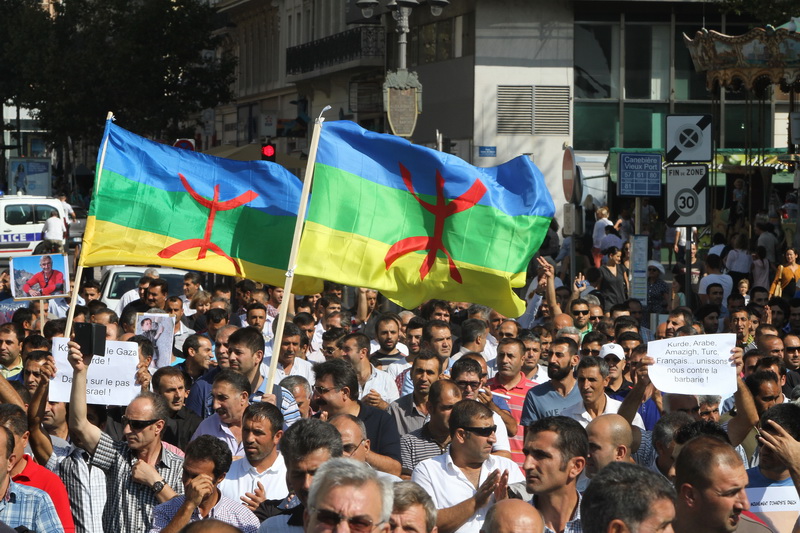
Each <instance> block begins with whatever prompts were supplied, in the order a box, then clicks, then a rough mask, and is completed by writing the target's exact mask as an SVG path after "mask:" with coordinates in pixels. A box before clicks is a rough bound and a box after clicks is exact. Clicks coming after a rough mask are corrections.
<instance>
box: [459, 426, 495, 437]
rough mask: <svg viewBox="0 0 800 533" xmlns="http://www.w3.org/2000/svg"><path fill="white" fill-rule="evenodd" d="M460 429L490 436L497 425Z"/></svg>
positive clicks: (480, 435)
mask: <svg viewBox="0 0 800 533" xmlns="http://www.w3.org/2000/svg"><path fill="white" fill-rule="evenodd" d="M461 429H463V430H464V431H468V432H470V433H474V434H476V435H478V436H479V437H490V436H491V435H492V434H493V433H494V432H495V431H497V426H487V427H484V428H476V427H463V428H461Z"/></svg>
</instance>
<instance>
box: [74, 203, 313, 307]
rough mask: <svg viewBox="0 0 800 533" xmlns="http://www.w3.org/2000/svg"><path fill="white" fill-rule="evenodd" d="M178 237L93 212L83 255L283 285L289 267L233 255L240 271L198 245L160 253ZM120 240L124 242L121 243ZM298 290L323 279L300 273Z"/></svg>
mask: <svg viewBox="0 0 800 533" xmlns="http://www.w3.org/2000/svg"><path fill="white" fill-rule="evenodd" d="M176 242H178V239H174V238H172V237H167V236H165V235H159V234H156V233H150V232H147V231H141V230H136V229H132V228H129V227H126V226H121V225H119V224H114V223H112V222H106V221H103V220H97V219H96V218H95V217H93V216H91V217H89V218H88V219H87V221H86V232H85V237H84V242H83V247H82V248H83V249H84V250H88V251H89V252H88V253H87V254H86V255H85V256H84V257H83V258H81V261H82V262H83V264H84V265H85V266H103V265H153V264H156V265H162V266H167V267H174V268H184V269H187V270H198V271H201V272H213V273H215V274H222V275H225V276H237V275H238V276H242V277H245V278H249V279H252V280H255V281H260V282H262V283H268V284H270V285H277V286H281V287H283V285H284V283H285V281H286V271H284V270H279V269H275V268H270V267H265V266H262V265H257V264H255V263H250V262H248V261H242V260H241V259H234V261H236V263H237V264H238V265H239V268H240V272H239V273H237V271H236V268H235V266H234V263H232V262H231V260H230V259H228V258H225V257H222V256H219V255H217V254H216V253H214V252H212V251H210V250H209V251H208V252H206V257H205V258H204V259H198V258H197V253H198V249H197V248H193V249H190V250H186V251H184V252H180V253H178V254H177V255H175V256H173V257H172V258H170V259H164V258H161V257H159V256H158V253H159V252H160V251H162V250H164V249H165V248H167V247H168V246H170V245H171V244H174V243H176ZM120 243H123V244H122V245H120ZM293 290H294V292H295V294H314V293H316V292H320V291H321V290H322V281H320V280H317V279H313V278H308V277H305V276H298V277H296V278H295V280H294V289H293Z"/></svg>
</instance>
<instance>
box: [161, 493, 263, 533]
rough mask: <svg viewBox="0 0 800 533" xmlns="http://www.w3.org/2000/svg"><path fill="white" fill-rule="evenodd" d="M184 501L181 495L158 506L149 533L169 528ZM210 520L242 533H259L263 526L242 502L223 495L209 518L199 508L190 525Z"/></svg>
mask: <svg viewBox="0 0 800 533" xmlns="http://www.w3.org/2000/svg"><path fill="white" fill-rule="evenodd" d="M218 494H219V493H218ZM184 501H186V497H185V496H183V495H181V496H175V497H174V498H172V499H171V500H170V501H168V502H164V503H162V504H161V505H157V506H156V507H155V508H154V509H153V525H152V526H151V527H150V532H149V533H159V532H160V531H161V530H162V529H164V528H165V527H167V526H168V525H169V523H170V522H171V521H172V519H173V518H175V515H176V514H177V513H178V509H180V507H181V505H183V502H184ZM209 518H215V519H217V520H220V521H221V522H225V523H226V524H230V525H232V526H233V527H238V528H239V529H240V530H241V531H242V533H257V531H258V526H259V525H261V523H260V522H259V521H258V518H256V515H254V514H253V511H251V510H250V509H248V508H247V507H245V506H244V505H242V504H241V502H237V501H234V500H231V499H230V498H226V497H225V496H222V495H221V494H220V496H219V501H218V502H217V504H216V505H215V506H214V507H212V508H211V511H209V513H208V516H200V509H199V508H197V509H195V510H194V511H193V512H192V517H191V518H190V519H189V523H192V522H199V521H200V520H207V519H209Z"/></svg>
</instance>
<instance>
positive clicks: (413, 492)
mask: <svg viewBox="0 0 800 533" xmlns="http://www.w3.org/2000/svg"><path fill="white" fill-rule="evenodd" d="M412 505H421V506H422V509H423V510H424V511H425V530H426V531H428V532H429V533H430V531H432V530H433V528H434V527H436V513H437V511H436V506H435V505H434V504H433V499H432V498H431V497H430V495H429V494H428V493H427V492H425V489H423V488H422V487H420V486H419V485H417V484H416V483H414V482H413V481H399V482H397V483H394V506H393V509H392V512H393V513H402V512H404V511H406V510H408V509H409V508H410V507H411V506H412Z"/></svg>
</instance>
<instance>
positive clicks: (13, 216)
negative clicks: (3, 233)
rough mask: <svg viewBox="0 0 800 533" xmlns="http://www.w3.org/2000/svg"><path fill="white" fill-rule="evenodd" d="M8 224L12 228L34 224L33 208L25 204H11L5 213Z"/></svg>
mask: <svg viewBox="0 0 800 533" xmlns="http://www.w3.org/2000/svg"><path fill="white" fill-rule="evenodd" d="M5 221H6V224H10V225H12V226H22V225H24V224H33V208H32V207H31V206H30V205H25V204H11V205H7V206H6V211H5Z"/></svg>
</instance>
